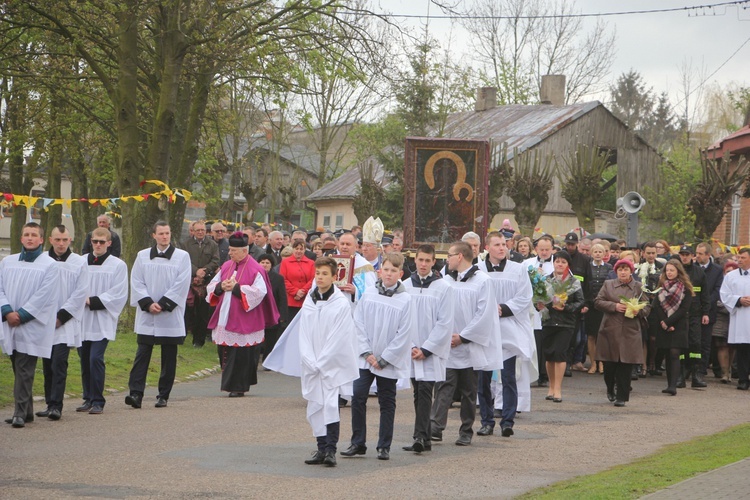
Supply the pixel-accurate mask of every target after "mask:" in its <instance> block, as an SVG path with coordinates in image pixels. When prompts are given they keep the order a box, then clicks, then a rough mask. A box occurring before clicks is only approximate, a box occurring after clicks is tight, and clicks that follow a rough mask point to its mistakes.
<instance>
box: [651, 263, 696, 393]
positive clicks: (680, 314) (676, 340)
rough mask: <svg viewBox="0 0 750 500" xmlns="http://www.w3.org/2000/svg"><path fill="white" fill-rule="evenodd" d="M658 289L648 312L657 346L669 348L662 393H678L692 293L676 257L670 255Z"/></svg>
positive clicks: (688, 281)
mask: <svg viewBox="0 0 750 500" xmlns="http://www.w3.org/2000/svg"><path fill="white" fill-rule="evenodd" d="M659 286H660V287H661V290H660V291H659V293H657V294H656V297H654V299H653V301H652V302H651V309H652V311H653V313H652V314H651V315H650V316H649V318H648V319H649V328H651V330H652V331H653V332H654V336H655V337H656V347H657V348H659V349H668V351H669V352H668V354H667V388H666V389H664V390H663V391H661V392H663V393H665V394H670V395H672V396H674V395H676V394H677V378H678V376H679V373H680V353H681V352H682V350H683V349H687V347H688V328H689V324H688V312H689V311H690V302H692V300H693V296H695V292H693V285H692V283H691V282H690V278H689V277H688V275H687V273H686V272H685V268H684V267H682V263H681V262H680V261H679V260H677V259H670V260H669V261H668V262H667V263H666V265H665V266H664V271H663V272H662V273H661V278H659Z"/></svg>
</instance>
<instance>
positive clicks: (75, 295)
mask: <svg viewBox="0 0 750 500" xmlns="http://www.w3.org/2000/svg"><path fill="white" fill-rule="evenodd" d="M55 265H56V266H57V270H58V273H59V278H58V279H59V280H60V285H59V287H58V297H57V310H58V311H59V310H60V309H65V310H66V311H67V312H68V313H69V314H70V315H71V316H73V317H72V318H70V319H69V320H68V321H66V322H65V324H63V325H60V327H59V328H56V329H55V340H54V342H53V343H54V345H57V344H65V345H67V346H68V347H80V346H81V325H82V323H81V322H82V320H83V311H84V309H85V307H86V298H87V297H88V296H89V270H88V267H89V266H88V264H87V263H86V259H85V258H83V257H82V256H80V255H78V254H76V253H71V254H70V255H68V258H67V259H65V262H62V261H55Z"/></svg>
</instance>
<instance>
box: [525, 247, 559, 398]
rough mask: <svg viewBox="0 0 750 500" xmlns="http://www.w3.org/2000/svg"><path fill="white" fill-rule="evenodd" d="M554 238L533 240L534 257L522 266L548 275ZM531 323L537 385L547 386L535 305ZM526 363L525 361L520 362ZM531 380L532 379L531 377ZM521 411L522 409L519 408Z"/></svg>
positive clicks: (540, 321) (532, 310)
mask: <svg viewBox="0 0 750 500" xmlns="http://www.w3.org/2000/svg"><path fill="white" fill-rule="evenodd" d="M554 244H555V240H554V239H553V238H552V236H550V235H548V234H543V235H542V236H540V237H539V238H537V239H536V240H535V241H534V251H535V252H536V257H531V258H528V259H526V260H525V261H523V267H524V268H525V269H527V270H528V268H529V266H531V267H533V268H534V269H539V271H540V272H541V274H542V276H548V275H550V274H552V271H554V270H555V266H554V265H553V264H552V253H553V250H554ZM531 324H532V327H533V328H534V342H535V343H536V359H537V369H538V370H539V382H538V385H539V387H547V384H548V382H549V377H548V376H547V368H546V363H545V361H546V360H545V359H544V351H543V350H542V316H541V314H540V313H539V311H537V310H536V308H535V307H532V308H531ZM523 365H526V363H522V367H523ZM531 380H534V379H533V378H532V379H531ZM521 411H523V410H521Z"/></svg>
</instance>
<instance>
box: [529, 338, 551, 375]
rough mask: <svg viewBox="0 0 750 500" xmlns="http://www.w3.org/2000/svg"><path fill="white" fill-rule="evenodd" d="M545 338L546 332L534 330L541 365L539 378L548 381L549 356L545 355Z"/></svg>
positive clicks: (537, 354)
mask: <svg viewBox="0 0 750 500" xmlns="http://www.w3.org/2000/svg"><path fill="white" fill-rule="evenodd" d="M543 339H544V334H543V333H542V330H534V342H536V361H537V364H538V365H539V380H541V381H545V382H546V381H547V380H549V377H548V376H547V358H545V357H544V348H543V347H542V340H543ZM532 382H533V381H532Z"/></svg>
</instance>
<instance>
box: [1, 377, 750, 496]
mask: <svg viewBox="0 0 750 500" xmlns="http://www.w3.org/2000/svg"><path fill="white" fill-rule="evenodd" d="M633 386H634V390H633V393H632V397H631V402H630V403H628V406H627V407H625V408H615V407H614V406H612V404H611V403H609V402H608V401H607V399H606V397H605V390H604V381H603V380H602V377H601V375H588V374H586V373H578V372H576V373H574V376H573V378H566V379H565V381H564V384H563V399H564V401H563V402H562V403H561V404H555V403H552V402H549V401H545V400H544V396H545V395H546V389H539V388H534V389H532V396H533V402H532V412H531V413H526V414H521V415H519V416H518V418H517V420H516V426H515V431H516V433H515V435H514V436H513V437H511V438H503V437H501V436H499V435H493V436H487V437H480V436H476V435H475V436H474V440H473V443H472V445H471V446H469V447H459V446H455V445H454V444H453V443H454V441H455V439H456V438H457V437H458V426H459V417H458V409H457V408H454V409H452V410H451V411H450V413H449V422H448V429H446V431H445V432H444V441H443V442H441V443H435V444H433V449H432V451H431V452H425V453H423V454H421V455H416V454H414V453H409V452H405V451H402V450H401V446H403V445H407V444H410V442H411V439H410V437H411V433H412V425H413V417H414V409H413V406H412V399H411V391H401V392H399V394H398V400H397V405H398V406H397V409H396V426H395V437H394V443H393V447H392V448H391V459H390V460H389V461H380V460H377V459H376V451H375V442H376V438H377V424H378V412H377V399H376V398H370V399H369V402H368V446H369V448H368V451H367V454H366V455H365V456H364V457H355V458H348V459H347V458H344V457H339V458H338V466H337V467H335V468H326V467H323V466H310V465H305V464H304V463H303V460H305V459H306V458H308V457H309V456H310V453H311V452H312V451H314V449H315V440H314V438H313V437H312V434H311V431H310V427H309V426H308V424H307V421H306V420H305V402H304V400H303V399H302V398H301V396H300V390H299V380H298V379H295V378H289V377H285V376H283V375H280V374H277V373H269V372H261V373H259V384H258V385H257V386H254V387H253V388H251V391H250V393H249V395H248V396H247V397H245V398H236V399H234V398H233V399H230V398H228V397H226V394H222V393H221V392H220V391H219V377H218V376H211V377H208V378H205V379H202V380H198V381H193V382H187V383H179V384H177V385H175V388H174V390H173V392H172V397H171V399H170V401H169V406H168V407H167V408H163V409H158V408H154V406H153V403H154V398H155V394H156V390H155V388H153V387H149V388H147V390H146V399H145V401H144V407H143V408H142V409H138V410H137V409H133V408H130V407H129V406H126V405H125V403H124V394H115V395H112V396H110V397H109V398H108V401H107V405H106V407H105V411H104V414H103V415H98V416H95V415H88V414H85V413H83V414H80V413H75V411H74V408H75V407H76V406H77V405H78V404H80V402H79V400H71V399H67V400H66V401H65V409H64V411H63V418H62V419H61V420H60V421H57V422H53V421H50V420H48V419H40V418H37V419H36V421H35V422H33V423H29V424H27V426H26V427H25V428H23V429H13V428H11V426H10V425H7V424H0V425H2V426H3V427H0V497H2V498H42V497H55V498H68V497H87V496H89V497H103V498H153V497H165V498H178V497H179V498H238V497H242V498H280V497H285V498H352V497H355V498H435V497H439V498H483V497H484V498H509V497H513V496H515V495H518V494H520V493H523V492H526V491H528V490H531V489H533V488H535V487H538V486H543V485H547V484H550V483H553V482H555V481H558V480H562V479H567V478H571V477H574V476H578V475H582V474H589V473H593V472H597V471H601V470H603V469H606V468H609V467H611V466H613V465H616V464H623V463H627V462H629V461H631V460H633V459H635V458H637V457H640V456H643V455H647V454H650V453H652V452H654V451H657V450H658V449H659V448H660V447H661V446H663V445H665V444H669V443H676V442H680V441H684V440H687V439H690V438H692V437H695V436H701V435H707V434H713V433H715V432H718V431H721V430H723V429H726V428H728V427H730V426H733V425H736V424H739V423H744V422H747V421H748V420H750V393H748V392H746V391H738V390H736V389H735V386H734V385H731V386H729V385H722V384H719V383H718V381H717V380H716V379H714V378H713V377H712V376H710V377H709V387H708V388H707V389H703V390H692V389H690V388H688V389H682V390H680V391H679V393H678V395H677V396H676V397H670V396H667V395H664V394H662V393H661V392H660V391H661V389H662V388H664V387H665V386H666V378H665V377H649V378H646V379H641V380H639V381H637V382H634V383H633ZM40 409H42V404H40V403H35V410H40ZM4 411H5V413H6V414H7V415H4V416H3V418H5V417H6V416H10V414H11V409H10V408H5V409H4ZM341 417H342V425H341V441H340V443H339V449H340V450H341V449H345V448H346V447H347V446H348V443H349V437H350V432H351V413H350V410H349V408H345V409H343V410H342V412H341ZM478 428H479V419H478V418H477V422H476V423H475V426H474V430H475V431H476V430H477V429H478Z"/></svg>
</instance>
